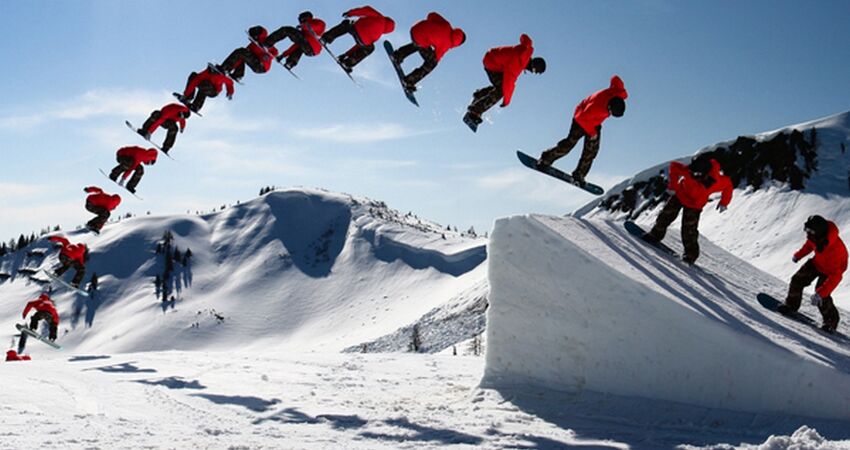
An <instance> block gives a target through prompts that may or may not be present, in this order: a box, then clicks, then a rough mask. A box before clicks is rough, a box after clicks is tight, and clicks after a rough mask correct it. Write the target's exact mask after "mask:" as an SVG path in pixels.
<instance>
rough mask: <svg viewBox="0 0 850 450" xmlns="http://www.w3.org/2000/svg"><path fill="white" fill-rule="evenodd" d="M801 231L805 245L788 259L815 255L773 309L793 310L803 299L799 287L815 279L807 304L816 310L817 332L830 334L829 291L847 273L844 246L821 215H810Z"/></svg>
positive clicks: (833, 322)
mask: <svg viewBox="0 0 850 450" xmlns="http://www.w3.org/2000/svg"><path fill="white" fill-rule="evenodd" d="M803 228H804V230H805V232H806V243H805V244H803V247H802V248H800V250H797V253H794V256H792V257H791V260H792V261H793V262H794V263H797V262H799V261H800V260H801V259H803V258H805V257H806V256H807V255H808V254H810V253H812V252H814V253H815V256H814V257H813V258H812V259H810V260H808V261H806V263H805V264H803V266H802V267H800V270H798V271H797V273H795V274H794V276H793V277H791V284H790V285H789V286H788V296H787V297H786V298H785V303H784V304H782V305H779V307H777V308H776V310H777V311H779V312H780V313H782V314H789V313H792V312H795V311H797V310H798V309H799V308H800V302H801V301H802V298H803V288H805V287H806V286H808V285H810V284H812V282H813V281H815V280H817V284H816V285H815V286H816V288H815V293H814V294H812V296H811V302H812V304H813V305H815V306H817V307H818V310H820V314H821V316H822V318H823V325H822V326H821V329H822V330H824V331H826V332H828V333H834V332H835V330H836V328H838V319H839V317H838V309H837V308H836V307H835V303H833V301H832V291H834V290H835V288H836V287H838V283H840V282H841V278H842V276H843V274H844V272H845V271H847V247H845V246H844V241H842V240H841V237H840V236H839V235H838V227H837V226H835V223H833V222H831V221H828V220H826V219H824V218H823V217H821V216H817V215H816V216H810V217H809V218H808V220H806V223H805V224H804V226H803Z"/></svg>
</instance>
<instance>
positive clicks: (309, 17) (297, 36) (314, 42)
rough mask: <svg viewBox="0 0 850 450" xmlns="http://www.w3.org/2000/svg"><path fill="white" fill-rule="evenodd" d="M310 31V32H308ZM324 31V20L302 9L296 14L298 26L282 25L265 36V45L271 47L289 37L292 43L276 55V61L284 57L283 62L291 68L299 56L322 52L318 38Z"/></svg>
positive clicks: (296, 62)
mask: <svg viewBox="0 0 850 450" xmlns="http://www.w3.org/2000/svg"><path fill="white" fill-rule="evenodd" d="M310 31H312V33H311V32H310ZM324 32H325V22H324V21H323V20H321V19H316V18H314V17H313V13H311V12H310V11H304V12H302V13H301V14H299V15H298V26H297V27H292V26H282V27H280V28H278V29H277V30H275V31H274V32H272V34H270V35H269V37H268V38H266V44H265V45H266V46H267V47H271V46H273V45H275V44H277V43H278V42H279V41H281V40H283V39H285V38H289V40H290V41H292V45H291V46H290V47H289V48H288V49H286V50H285V51H284V52H283V54H281V55H280V56H278V57H277V60H278V62H280V61H281V60H283V58H286V62H285V63H284V64H283V65H284V66H285V67H286V68H287V69H290V70H291V69H292V68H293V67H295V66H296V65H297V64H298V61H299V60H300V59H301V56H302V55H304V54H306V55H307V56H316V55H318V54H319V53H321V52H322V44H321V43H319V41H318V39H319V38H321V37H322V34H324Z"/></svg>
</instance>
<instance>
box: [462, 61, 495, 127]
mask: <svg viewBox="0 0 850 450" xmlns="http://www.w3.org/2000/svg"><path fill="white" fill-rule="evenodd" d="M485 72H487V78H489V79H490V86H487V87H484V88H481V89H479V90H477V91H475V92H474V93H473V94H472V104H470V105H469V107H468V108H467V110H468V111H469V112H470V113H472V114H473V115H476V116H478V117H481V115H482V114H484V112H485V111H487V110H488V109H490V108H492V107H494V106H496V103H499V100H501V99H502V79H503V78H504V74H503V73H502V72H492V71H489V70H486V69H485Z"/></svg>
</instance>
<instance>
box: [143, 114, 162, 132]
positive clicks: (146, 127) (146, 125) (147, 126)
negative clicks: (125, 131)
mask: <svg viewBox="0 0 850 450" xmlns="http://www.w3.org/2000/svg"><path fill="white" fill-rule="evenodd" d="M160 117H162V111H160V110H156V111H154V112H152V113H151V116H150V117H148V120H146V121H145V123H144V125H142V128H140V130H141V132H142V134H147V135H148V136H150V135H151V134H153V132H154V131H156V130H151V127H152V126H153V123H154V122H156V121H157V120H159V118H160Z"/></svg>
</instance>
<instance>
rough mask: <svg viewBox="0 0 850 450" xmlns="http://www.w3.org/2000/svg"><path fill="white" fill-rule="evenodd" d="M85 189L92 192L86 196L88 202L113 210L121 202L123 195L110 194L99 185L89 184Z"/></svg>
mask: <svg viewBox="0 0 850 450" xmlns="http://www.w3.org/2000/svg"><path fill="white" fill-rule="evenodd" d="M84 190H85V191H86V192H88V193H89V194H91V195H89V196H88V197H86V203H87V204H90V205H92V206H97V207H100V208H106V210H107V211H112V210H113V209H115V208H117V207H118V204H120V203H121V196H119V195H118V194H114V195H109V194H107V193H106V192H103V189H101V188H99V187H97V186H89V187H87V188H85V189H84Z"/></svg>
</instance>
